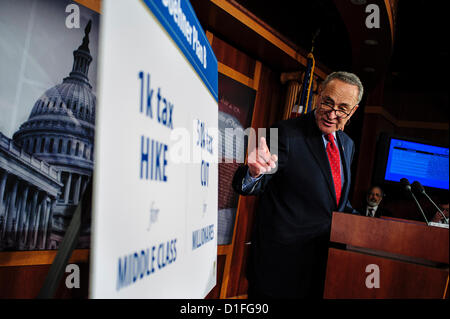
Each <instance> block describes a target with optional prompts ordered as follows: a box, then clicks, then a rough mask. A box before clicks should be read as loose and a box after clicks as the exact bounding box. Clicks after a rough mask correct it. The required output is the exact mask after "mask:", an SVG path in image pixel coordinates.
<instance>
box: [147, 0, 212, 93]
mask: <svg viewBox="0 0 450 319" xmlns="http://www.w3.org/2000/svg"><path fill="white" fill-rule="evenodd" d="M142 1H143V2H144V3H145V4H146V5H147V7H148V8H149V9H150V11H151V12H152V13H153V14H154V15H155V17H156V18H157V19H158V21H159V22H160V23H161V24H162V26H163V27H164V28H165V29H166V31H167V32H168V33H169V35H170V36H171V37H172V39H173V40H174V41H175V43H176V45H177V46H178V47H179V48H180V50H181V51H182V52H183V54H184V56H185V57H186V59H187V60H188V61H189V62H190V63H191V65H192V66H193V68H194V70H195V71H196V72H197V74H198V75H199V76H200V78H201V79H202V80H203V82H204V83H205V85H206V87H207V88H208V90H209V91H210V92H211V94H212V95H213V97H214V99H215V100H216V101H218V80H217V59H216V57H215V55H214V52H213V50H212V48H211V46H210V44H209V41H208V39H207V38H206V35H205V33H204V32H203V29H202V27H201V25H200V22H199V21H198V19H197V16H196V15H195V12H194V9H193V8H192V6H191V4H190V3H189V1H187V0H142Z"/></svg>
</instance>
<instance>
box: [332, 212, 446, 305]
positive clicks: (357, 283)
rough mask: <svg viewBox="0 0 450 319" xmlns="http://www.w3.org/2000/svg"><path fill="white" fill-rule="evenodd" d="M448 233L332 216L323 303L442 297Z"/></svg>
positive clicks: (394, 222) (402, 223)
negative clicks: (329, 300) (342, 300)
mask: <svg viewBox="0 0 450 319" xmlns="http://www.w3.org/2000/svg"><path fill="white" fill-rule="evenodd" d="M448 233H449V230H448V228H441V227H432V226H427V225H426V224H425V223H421V222H415V221H409V220H403V219H395V218H372V217H365V216H359V215H352V214H345V213H338V212H334V213H333V220H332V225H331V235H330V242H331V245H330V248H329V251H328V262H327V270H326V279H325V290H324V298H327V299H341V298H342V299H353V298H357V299H369V298H374V299H375V298H379V299H391V298H448V291H447V290H448V279H449V268H448V266H449V256H448V254H449V250H448V249H449V247H448V246H449V237H448Z"/></svg>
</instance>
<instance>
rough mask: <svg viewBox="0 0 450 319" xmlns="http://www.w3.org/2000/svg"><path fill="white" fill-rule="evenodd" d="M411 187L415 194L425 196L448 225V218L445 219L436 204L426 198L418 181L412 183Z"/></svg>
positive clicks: (423, 189) (429, 198)
mask: <svg viewBox="0 0 450 319" xmlns="http://www.w3.org/2000/svg"><path fill="white" fill-rule="evenodd" d="M411 186H412V189H413V190H414V191H415V192H417V193H419V194H423V195H425V196H426V197H427V198H428V200H429V201H430V202H431V203H432V204H433V205H434V207H436V208H437V210H438V212H439V213H440V214H441V215H442V217H443V218H444V221H445V223H446V224H448V218H447V217H445V215H444V213H443V212H442V210H441V209H440V208H439V206H438V205H436V203H435V202H434V201H433V200H432V199H431V197H430V196H428V194H427V193H426V192H425V188H424V187H423V186H422V184H420V182H418V181H414V182H413V183H412V184H411Z"/></svg>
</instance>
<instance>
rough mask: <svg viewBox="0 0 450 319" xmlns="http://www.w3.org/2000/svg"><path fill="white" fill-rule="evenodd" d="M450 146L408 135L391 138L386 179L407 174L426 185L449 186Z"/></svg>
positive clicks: (405, 176) (397, 179)
mask: <svg viewBox="0 0 450 319" xmlns="http://www.w3.org/2000/svg"><path fill="white" fill-rule="evenodd" d="M448 155H449V149H448V147H447V148H446V147H441V146H436V145H431V144H425V143H418V142H413V141H410V140H407V139H400V138H390V139H389V150H388V156H387V163H386V169H385V171H384V180H385V181H390V182H399V181H400V179H401V178H407V179H408V180H409V181H410V182H411V183H412V182H413V181H418V182H420V183H421V184H422V185H424V186H428V187H433V188H438V189H447V190H448V189H449V178H448V171H449V159H448Z"/></svg>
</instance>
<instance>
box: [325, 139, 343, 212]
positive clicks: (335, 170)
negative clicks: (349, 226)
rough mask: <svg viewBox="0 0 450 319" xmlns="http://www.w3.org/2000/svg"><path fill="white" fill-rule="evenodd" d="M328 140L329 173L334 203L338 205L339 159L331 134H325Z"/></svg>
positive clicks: (339, 191) (339, 188)
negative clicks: (331, 179) (334, 196)
mask: <svg viewBox="0 0 450 319" xmlns="http://www.w3.org/2000/svg"><path fill="white" fill-rule="evenodd" d="M325 138H326V139H327V141H328V144H327V155H328V160H329V161H330V167H331V174H332V175H333V182H334V190H335V191H336V203H337V204H338V205H339V200H340V198H341V183H342V182H341V160H340V157H339V150H338V148H337V146H336V144H335V143H334V136H333V134H328V135H325Z"/></svg>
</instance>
